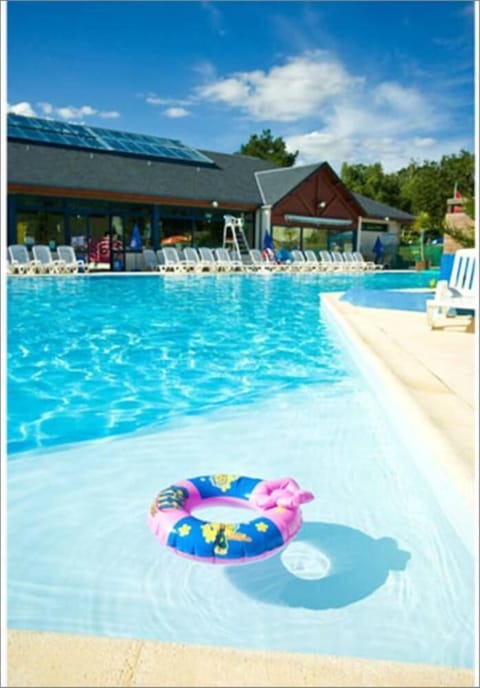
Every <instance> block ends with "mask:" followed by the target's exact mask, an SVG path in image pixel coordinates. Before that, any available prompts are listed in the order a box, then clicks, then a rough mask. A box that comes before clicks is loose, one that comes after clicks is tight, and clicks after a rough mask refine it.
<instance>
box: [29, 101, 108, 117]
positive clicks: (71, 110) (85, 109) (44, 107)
mask: <svg viewBox="0 0 480 688" xmlns="http://www.w3.org/2000/svg"><path fill="white" fill-rule="evenodd" d="M37 105H38V107H39V108H40V109H41V111H42V113H43V114H44V115H48V116H49V117H61V118H62V119H66V120H69V121H71V120H81V119H83V118H84V117H94V116H95V117H99V118H100V119H116V118H117V117H120V113H119V112H117V111H116V110H97V109H96V108H93V107H91V106H90V105H82V106H81V107H73V106H72V105H68V106H65V107H55V106H54V105H52V104H51V103H47V102H41V103H37Z"/></svg>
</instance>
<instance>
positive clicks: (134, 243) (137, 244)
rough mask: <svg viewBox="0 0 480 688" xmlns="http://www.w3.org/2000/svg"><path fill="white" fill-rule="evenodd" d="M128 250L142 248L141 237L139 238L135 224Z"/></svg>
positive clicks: (138, 231)
mask: <svg viewBox="0 0 480 688" xmlns="http://www.w3.org/2000/svg"><path fill="white" fill-rule="evenodd" d="M130 248H136V249H140V248H142V237H141V236H140V230H139V228H138V225H137V224H136V223H135V225H134V226H133V229H132V236H131V237H130Z"/></svg>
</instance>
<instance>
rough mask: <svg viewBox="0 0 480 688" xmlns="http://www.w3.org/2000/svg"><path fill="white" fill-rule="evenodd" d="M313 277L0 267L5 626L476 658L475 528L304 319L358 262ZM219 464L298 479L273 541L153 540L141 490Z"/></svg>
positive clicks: (452, 661) (311, 319)
mask: <svg viewBox="0 0 480 688" xmlns="http://www.w3.org/2000/svg"><path fill="white" fill-rule="evenodd" d="M420 275H421V273H420V274H419V275H416V274H412V275H407V277H409V278H416V279H415V281H416V283H412V281H413V280H412V281H410V282H409V283H408V284H406V283H404V284H401V285H399V284H398V279H397V281H396V282H395V281H393V279H392V278H390V277H389V276H387V275H371V276H362V277H361V279H362V280H368V281H369V282H368V283H370V284H371V285H372V286H375V287H377V286H378V285H379V284H380V285H382V286H384V287H385V288H393V287H395V286H397V287H398V286H411V287H415V286H418V287H420V286H426V285H425V284H419V283H418V277H419V276H420ZM325 277H326V276H324V275H319V276H315V275H312V276H310V275H308V276H306V275H298V276H296V275H291V276H290V275H274V276H271V277H268V278H262V277H259V276H227V278H225V277H222V276H218V277H217V276H206V277H202V278H200V279H195V278H193V279H192V278H189V277H175V278H172V279H168V278H161V277H158V276H152V277H141V278H140V277H121V278H116V277H102V278H98V279H97V278H95V279H89V278H79V279H76V278H74V279H68V278H65V279H55V278H52V279H50V278H44V279H38V280H36V279H34V278H33V279H29V278H26V279H16V280H14V279H10V280H9V281H8V307H9V318H8V356H9V360H8V376H9V380H8V389H7V393H8V397H7V400H8V414H9V417H8V441H9V447H10V453H9V463H8V536H9V537H8V545H9V546H8V617H9V619H8V623H9V626H10V627H11V628H30V629H43V630H56V631H68V632H77V633H86V634H97V635H109V636H116V637H138V638H147V639H156V640H164V641H175V642H186V643H197V644H212V645H225V646H231V647H244V648H251V647H254V648H257V649H277V650H290V651H300V652H311V653H319V654H333V655H353V656H359V657H370V658H379V659H393V660H399V661H412V662H426V663H432V664H443V665H452V666H467V667H469V666H472V665H473V609H474V600H473V588H474V576H473V551H472V547H471V545H470V544H469V542H467V541H465V540H464V539H463V538H462V537H461V536H459V535H458V531H457V529H456V528H455V527H454V524H452V523H451V522H450V521H449V520H448V518H447V517H446V516H445V513H444V510H442V508H441V505H440V504H439V502H438V499H437V496H436V494H434V491H433V489H432V487H431V485H430V484H429V483H428V481H426V480H425V478H424V477H423V476H424V474H423V472H421V471H419V470H418V467H417V465H416V457H415V456H413V455H412V453H411V452H410V451H407V450H406V447H405V445H404V443H403V440H402V436H401V434H400V433H399V431H398V428H397V427H396V425H395V424H393V423H392V422H391V421H390V418H389V416H387V415H386V414H385V413H384V412H383V409H382V405H381V404H380V403H379V399H378V398H377V397H376V395H375V393H374V392H373V391H372V389H371V387H369V386H368V385H366V384H365V379H364V378H363V377H362V374H361V371H360V370H359V369H358V368H357V366H356V365H355V364H354V362H353V360H352V358H351V357H350V355H349V354H348V352H347V351H346V350H345V348H344V347H343V346H342V343H341V341H340V340H339V339H338V337H337V336H336V333H335V331H334V330H333V329H332V327H331V326H330V325H329V323H328V322H325V321H324V319H323V318H322V314H321V310H320V309H319V307H318V293H319V291H320V289H321V288H325V287H328V290H341V289H345V288H348V287H346V286H345V285H346V284H351V281H350V280H352V279H355V278H354V277H353V276H351V277H350V276H346V277H345V278H343V277H333V278H332V279H331V280H329V281H327V280H325ZM392 277H397V278H398V276H392ZM377 278H380V279H377ZM402 279H404V278H403V277H402ZM345 280H347V282H345ZM357 283H358V282H357ZM363 284H365V282H363ZM219 472H221V473H224V472H225V473H239V474H242V475H252V476H256V477H265V478H273V477H279V476H282V475H292V476H293V477H295V479H296V480H298V482H299V483H300V484H301V485H302V487H304V488H306V489H311V490H312V491H313V492H314V493H315V494H316V497H317V498H316V500H315V501H314V502H312V503H310V504H308V505H306V506H305V507H304V508H303V513H304V518H305V521H306V523H305V525H304V528H303V529H302V531H301V532H300V534H299V535H298V536H297V538H296V539H295V540H294V541H293V543H291V545H290V546H289V547H288V548H287V549H286V550H285V551H284V552H283V553H281V554H278V555H275V556H274V557H272V558H271V559H267V560H265V561H261V562H258V563H255V564H250V565H245V566H239V567H225V568H224V567H221V568H220V569H219V568H217V567H209V566H207V565H204V564H201V563H197V562H193V561H186V560H183V559H179V558H178V557H176V556H175V555H173V554H171V553H170V552H169V551H167V550H165V549H164V548H162V547H160V546H159V545H158V543H157V541H156V540H155V538H153V536H152V535H151V533H150V531H149V530H148V528H147V526H146V514H147V511H148V507H149V505H150V503H151V501H152V498H153V497H154V496H155V494H156V493H157V492H158V490H159V489H160V488H162V487H164V486H166V485H168V484H170V483H171V482H172V481H175V480H176V479H179V478H183V477H194V476H196V475H200V474H210V473H219ZM451 499H452V500H454V501H455V500H456V497H455V495H454V494H452V495H451ZM455 508H456V509H457V510H458V512H459V513H460V512H461V511H462V509H463V510H464V507H463V505H462V504H461V503H460V502H459V503H458V504H455Z"/></svg>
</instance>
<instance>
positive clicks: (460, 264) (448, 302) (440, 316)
mask: <svg viewBox="0 0 480 688" xmlns="http://www.w3.org/2000/svg"><path fill="white" fill-rule="evenodd" d="M458 309H460V310H469V311H473V316H467V321H466V323H465V324H466V325H467V327H468V328H469V329H473V322H474V318H475V313H476V312H477V309H478V262H477V251H476V249H474V248H464V249H460V250H458V251H457V252H456V254H455V258H454V259H453V266H452V272H451V275H450V279H449V280H448V281H447V280H440V281H439V282H438V283H437V286H436V289H435V294H434V297H433V299H429V300H428V301H427V321H428V324H429V325H430V327H431V328H432V330H436V329H440V328H443V327H448V326H449V325H452V326H458V325H462V324H464V320H463V318H462V316H458V314H457V310H458ZM452 311H454V313H453V314H452ZM452 315H453V316H456V317H452Z"/></svg>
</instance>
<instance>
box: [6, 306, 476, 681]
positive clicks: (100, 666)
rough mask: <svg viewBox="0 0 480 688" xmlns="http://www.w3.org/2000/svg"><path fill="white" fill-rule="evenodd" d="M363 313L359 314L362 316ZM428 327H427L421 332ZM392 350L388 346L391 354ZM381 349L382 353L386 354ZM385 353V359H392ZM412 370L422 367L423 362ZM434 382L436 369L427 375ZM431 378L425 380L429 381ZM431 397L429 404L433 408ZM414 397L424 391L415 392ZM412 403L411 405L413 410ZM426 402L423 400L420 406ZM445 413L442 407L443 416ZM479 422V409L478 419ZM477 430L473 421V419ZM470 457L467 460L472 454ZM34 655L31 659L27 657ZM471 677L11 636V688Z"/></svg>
mask: <svg viewBox="0 0 480 688" xmlns="http://www.w3.org/2000/svg"><path fill="white" fill-rule="evenodd" d="M339 296H340V294H339V293H328V294H322V304H323V305H324V306H325V307H326V308H327V309H328V310H329V313H330V315H332V317H334V318H335V319H336V320H337V321H338V323H339V325H340V326H341V327H342V328H344V329H345V330H346V331H347V332H348V336H349V337H351V338H352V340H353V341H354V344H355V345H358V346H359V347H360V348H361V350H362V355H363V356H367V357H368V358H369V360H370V362H371V363H372V365H375V366H376V368H377V371H378V372H379V374H380V375H381V376H382V379H383V380H384V382H385V384H386V385H387V386H388V387H389V390H390V391H391V393H392V394H395V396H396V401H397V400H398V401H399V403H401V404H403V405H404V408H405V412H408V413H409V414H410V415H411V417H412V419H415V422H416V423H419V424H420V425H421V427H422V433H424V434H425V438H426V441H427V442H429V443H430V445H431V446H432V448H433V449H434V451H435V452H436V454H435V455H436V456H438V460H439V463H440V464H441V465H442V468H443V469H445V471H446V472H447V473H448V475H449V477H450V478H451V480H452V482H453V483H454V485H455V486H456V488H457V490H458V492H459V494H461V496H462V498H463V499H464V500H465V503H466V504H468V506H469V507H470V508H473V506H474V501H475V500H474V497H473V475H474V472H475V470H474V461H473V457H471V459H472V461H471V462H469V461H465V457H464V456H461V455H459V452H458V451H456V450H455V447H454V446H452V443H451V441H450V439H449V437H448V434H446V433H445V427H443V428H442V423H441V416H440V418H439V417H434V418H432V417H431V408H430V414H429V413H428V410H427V409H425V408H424V407H422V395H421V394H418V393H417V394H416V392H415V385H413V386H412V384H411V380H410V381H409V379H404V378H403V377H402V371H404V369H405V365H406V361H407V362H408V363H409V364H411V363H412V361H411V360H409V359H411V357H409V356H408V352H405V351H402V350H401V346H397V347H396V348H395V349H394V350H393V353H392V347H391V341H390V340H389V339H388V336H386V334H385V332H382V328H381V327H380V328H379V327H372V323H371V322H370V319H369V318H368V317H367V318H365V317H364V320H363V324H362V318H361V311H362V310H368V309H365V308H364V307H356V306H353V305H351V304H348V303H346V302H340V301H339ZM359 314H360V317H359ZM425 326H426V325H425ZM385 347H386V348H385ZM382 350H383V355H382ZM387 352H388V356H387V355H386V353H387ZM415 364H416V366H418V365H421V364H420V363H419V362H418V361H416V362H415ZM423 375H424V376H427V377H428V376H431V377H432V379H431V380H430V382H431V383H432V384H433V383H434V382H435V385H438V384H439V381H438V380H434V379H433V378H434V376H432V373H431V372H430V371H425V370H424V371H423ZM424 379H425V378H424ZM435 389H437V392H438V388H437V387H435V386H434V388H433V391H432V390H431V389H430V396H429V397H428V399H427V401H428V403H429V404H431V403H432V398H431V394H435ZM417 392H418V390H417ZM412 402H413V405H412ZM423 403H425V399H423ZM439 410H440V411H441V410H442V400H441V399H440V400H439V403H438V408H437V411H439ZM472 415H473V412H472ZM472 427H473V419H472ZM467 458H468V457H467ZM27 657H28V661H26V658H27ZM474 681H475V677H474V670H473V669H463V668H452V667H444V666H432V665H424V664H409V663H402V662H393V661H383V660H373V659H361V658H356V657H340V656H324V655H310V654H302V653H288V652H273V651H268V652H267V651H256V650H239V649H230V648H224V647H212V646H198V645H187V644H179V643H168V642H155V641H142V640H135V639H124V638H120V639H119V638H116V639H113V638H105V637H92V636H84V635H74V634H64V633H50V632H45V631H40V632H38V631H23V630H9V631H8V684H7V685H8V686H10V687H14V686H19V687H20V686H23V687H25V688H27V687H28V686H36V687H38V688H41V687H43V686H71V687H73V686H92V688H93V687H94V686H105V687H109V686H145V687H148V686H159V687H160V686H172V687H175V686H185V687H188V686H245V687H248V686H278V687H279V688H282V686H292V687H293V686H318V687H319V688H320V687H323V686H332V687H336V686H339V687H340V686H343V687H345V688H350V686H359V687H363V686H370V687H372V688H373V687H376V686H385V687H387V686H388V687H390V688H396V687H397V686H398V687H399V688H401V687H404V686H405V687H407V686H418V687H419V688H422V687H427V686H450V687H451V688H461V687H463V686H474V685H476V684H475V683H474Z"/></svg>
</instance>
